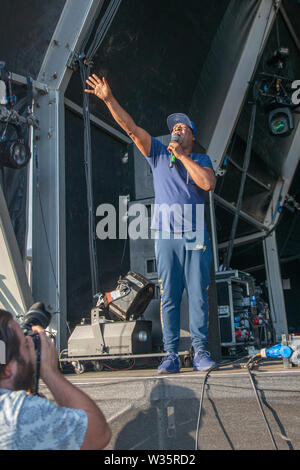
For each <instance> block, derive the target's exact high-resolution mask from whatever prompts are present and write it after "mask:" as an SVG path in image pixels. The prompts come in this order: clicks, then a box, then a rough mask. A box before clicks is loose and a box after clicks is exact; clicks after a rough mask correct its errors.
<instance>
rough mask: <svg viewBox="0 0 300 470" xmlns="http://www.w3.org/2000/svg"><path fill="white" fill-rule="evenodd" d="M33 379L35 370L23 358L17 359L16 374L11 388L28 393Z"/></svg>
mask: <svg viewBox="0 0 300 470" xmlns="http://www.w3.org/2000/svg"><path fill="white" fill-rule="evenodd" d="M34 377H35V369H34V366H33V364H32V363H31V362H26V361H25V360H24V359H23V358H19V359H18V373H17V375H16V376H15V377H14V382H13V388H14V390H15V391H17V390H26V391H29V390H31V389H32V386H33V381H34Z"/></svg>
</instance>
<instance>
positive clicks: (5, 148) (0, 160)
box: [0, 125, 30, 170]
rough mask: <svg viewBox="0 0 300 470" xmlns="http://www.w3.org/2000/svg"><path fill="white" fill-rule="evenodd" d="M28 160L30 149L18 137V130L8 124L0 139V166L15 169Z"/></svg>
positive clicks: (21, 166) (25, 163) (22, 165)
mask: <svg viewBox="0 0 300 470" xmlns="http://www.w3.org/2000/svg"><path fill="white" fill-rule="evenodd" d="M0 134H1V132H0ZM29 160H30V149H29V147H28V145H27V143H26V142H25V140H24V139H22V138H21V137H20V130H19V129H17V126H12V125H9V126H8V127H7V129H6V132H5V133H4V135H3V134H2V138H1V141H0V166H2V167H8V168H14V169H16V170H17V169H20V168H23V167H24V166H26V165H27V164H28V162H29Z"/></svg>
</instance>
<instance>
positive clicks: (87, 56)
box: [78, 0, 121, 299]
mask: <svg viewBox="0 0 300 470" xmlns="http://www.w3.org/2000/svg"><path fill="white" fill-rule="evenodd" d="M120 3H121V0H111V2H110V4H109V6H108V7H107V9H106V11H105V13H104V15H103V17H102V19H101V21H100V23H99V26H98V28H97V31H96V33H95V36H94V39H93V41H92V43H91V45H90V47H89V50H88V51H87V53H85V51H84V48H85V47H86V45H87V42H88V39H89V37H90V34H91V32H92V28H94V26H95V21H94V22H93V24H92V25H91V28H89V31H88V34H87V36H86V38H85V40H84V43H83V48H82V50H81V53H80V54H79V56H78V62H79V68H80V76H81V81H82V86H83V89H85V88H86V80H87V79H88V77H89V76H90V75H91V66H92V63H93V62H92V60H93V57H94V55H95V54H96V52H97V50H98V48H99V47H100V44H101V43H102V41H103V39H104V37H105V35H106V33H107V31H108V28H109V27H110V25H111V22H112V20H113V18H114V16H115V14H116V12H117V9H118V8H119V5H120ZM102 4H103V2H102ZM102 4H101V6H100V5H99V8H98V10H97V12H98V14H99V12H100V9H101V7H102ZM83 121H84V168H85V179H86V186H87V206H88V226H89V256H90V269H91V282H92V297H93V299H95V298H96V296H97V294H98V293H99V290H100V286H99V275H98V272H99V270H98V260H97V249H96V235H95V233H96V230H95V217H94V213H95V211H94V199H93V174H92V144H91V124H90V108H89V96H88V94H87V93H83Z"/></svg>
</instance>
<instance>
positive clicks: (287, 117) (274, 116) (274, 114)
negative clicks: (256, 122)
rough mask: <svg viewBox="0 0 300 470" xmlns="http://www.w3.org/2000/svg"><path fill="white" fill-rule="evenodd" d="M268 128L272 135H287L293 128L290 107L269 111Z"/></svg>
mask: <svg viewBox="0 0 300 470" xmlns="http://www.w3.org/2000/svg"><path fill="white" fill-rule="evenodd" d="M269 129H270V132H271V134H272V135H276V136H282V137H285V136H288V135H290V134H291V133H292V131H293V129H294V118H293V114H292V111H291V109H290V108H276V109H273V110H272V111H270V112H269Z"/></svg>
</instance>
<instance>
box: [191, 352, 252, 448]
mask: <svg viewBox="0 0 300 470" xmlns="http://www.w3.org/2000/svg"><path fill="white" fill-rule="evenodd" d="M249 357H253V356H249V355H248V356H245V357H241V358H239V359H236V360H235V361H230V362H226V363H224V364H218V365H216V366H214V367H211V368H210V369H208V371H207V372H206V374H205V376H204V379H203V384H202V390H201V397H200V404H199V412H198V420H197V428H196V437H195V450H198V440H199V430H200V423H201V416H202V405H203V398H204V391H205V385H206V382H207V379H208V376H209V374H210V373H211V372H212V371H213V370H216V369H219V368H220V367H222V366H223V367H224V366H228V365H232V364H234V363H236V362H241V361H242V360H243V359H248V358H249Z"/></svg>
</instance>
